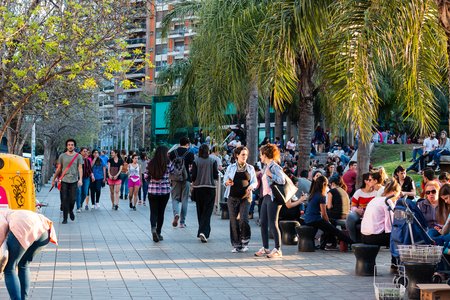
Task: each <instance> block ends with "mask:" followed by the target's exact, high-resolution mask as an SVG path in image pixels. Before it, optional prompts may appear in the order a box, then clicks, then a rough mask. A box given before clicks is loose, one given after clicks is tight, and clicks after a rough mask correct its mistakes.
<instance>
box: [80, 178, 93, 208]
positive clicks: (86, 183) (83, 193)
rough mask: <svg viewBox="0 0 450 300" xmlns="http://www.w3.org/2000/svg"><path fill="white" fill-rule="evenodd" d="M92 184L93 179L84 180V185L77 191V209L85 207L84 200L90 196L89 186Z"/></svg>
mask: <svg viewBox="0 0 450 300" xmlns="http://www.w3.org/2000/svg"><path fill="white" fill-rule="evenodd" d="M90 184H91V178H90V177H88V178H83V185H82V186H80V187H79V188H78V189H77V209H80V208H81V207H82V206H83V202H84V199H86V196H87V194H88V190H89V185H90Z"/></svg>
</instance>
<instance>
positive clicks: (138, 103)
mask: <svg viewBox="0 0 450 300" xmlns="http://www.w3.org/2000/svg"><path fill="white" fill-rule="evenodd" d="M116 107H124V108H143V107H146V108H150V107H151V103H150V100H148V101H147V100H144V99H142V98H141V97H130V98H125V99H124V100H122V101H119V103H117V104H116Z"/></svg>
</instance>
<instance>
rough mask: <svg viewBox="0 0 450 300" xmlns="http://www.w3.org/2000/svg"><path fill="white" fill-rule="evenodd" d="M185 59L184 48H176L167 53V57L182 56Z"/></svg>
mask: <svg viewBox="0 0 450 300" xmlns="http://www.w3.org/2000/svg"><path fill="white" fill-rule="evenodd" d="M180 55H182V56H183V57H184V47H175V49H173V50H172V51H170V52H168V53H167V56H175V57H176V56H180Z"/></svg>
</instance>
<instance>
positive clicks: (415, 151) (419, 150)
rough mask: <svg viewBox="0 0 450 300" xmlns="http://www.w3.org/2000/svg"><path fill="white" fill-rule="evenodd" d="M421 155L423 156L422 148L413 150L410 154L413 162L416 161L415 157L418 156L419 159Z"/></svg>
mask: <svg viewBox="0 0 450 300" xmlns="http://www.w3.org/2000/svg"><path fill="white" fill-rule="evenodd" d="M422 154H423V149H422V148H419V149H413V152H412V159H413V160H414V161H416V159H417V155H419V157H420V156H421V155H422Z"/></svg>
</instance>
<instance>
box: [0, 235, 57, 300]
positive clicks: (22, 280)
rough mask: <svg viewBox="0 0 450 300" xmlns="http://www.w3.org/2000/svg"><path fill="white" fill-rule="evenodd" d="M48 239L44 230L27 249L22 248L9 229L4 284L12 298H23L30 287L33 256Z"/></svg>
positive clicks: (23, 299)
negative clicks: (30, 265) (7, 257)
mask: <svg viewBox="0 0 450 300" xmlns="http://www.w3.org/2000/svg"><path fill="white" fill-rule="evenodd" d="M49 241H50V238H49V234H48V232H47V231H46V232H44V233H43V234H42V235H41V236H40V237H39V238H38V239H37V240H36V241H35V242H34V243H33V244H31V246H30V247H28V249H26V250H25V249H24V248H23V247H22V246H21V245H20V243H19V241H18V240H17V238H16V237H15V236H14V234H13V233H12V232H11V231H10V232H9V233H8V235H7V237H6V244H7V246H8V250H9V259H8V263H7V264H6V267H5V271H4V274H5V285H6V289H7V290H8V293H9V296H10V297H11V299H12V300H25V299H27V298H28V291H29V289H30V267H29V264H30V262H31V261H33V257H34V256H35V255H36V254H38V253H39V252H40V251H41V250H42V249H43V248H44V247H45V246H46V245H47V244H48V243H49Z"/></svg>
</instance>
